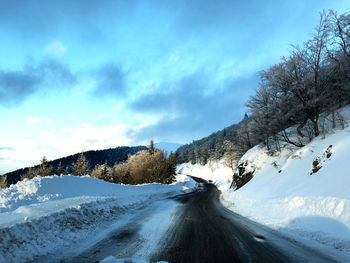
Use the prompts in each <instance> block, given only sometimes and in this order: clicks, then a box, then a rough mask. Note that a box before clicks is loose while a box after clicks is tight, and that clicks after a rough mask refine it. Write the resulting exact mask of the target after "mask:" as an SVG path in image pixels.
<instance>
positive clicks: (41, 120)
mask: <svg viewBox="0 0 350 263" xmlns="http://www.w3.org/2000/svg"><path fill="white" fill-rule="evenodd" d="M26 123H27V124H51V123H52V120H51V119H48V118H39V117H29V118H28V119H27V120H26Z"/></svg>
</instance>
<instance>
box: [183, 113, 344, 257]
mask: <svg viewBox="0 0 350 263" xmlns="http://www.w3.org/2000/svg"><path fill="white" fill-rule="evenodd" d="M349 109H350V108H349V107H348V108H346V109H345V110H347V111H349ZM346 116H350V114H348V113H346ZM314 160H317V161H318V162H319V164H318V165H317V167H321V168H320V169H319V170H318V171H317V172H313V169H314V167H315V166H314V165H313V162H314ZM349 160H350V128H349V127H346V128H345V129H344V130H334V131H332V132H331V134H328V135H327V136H325V137H322V136H319V137H318V138H316V139H314V140H313V141H312V142H311V143H309V144H307V145H306V146H305V147H302V148H296V147H291V146H285V147H284V148H283V149H282V150H281V152H279V153H276V154H274V155H272V156H271V155H269V154H268V153H267V150H266V148H265V147H262V146H261V145H259V146H255V147H254V148H252V149H250V150H249V151H248V152H247V153H246V154H245V155H244V156H243V157H242V158H241V159H240V163H241V162H244V161H247V162H248V165H247V167H246V169H247V171H253V170H255V173H254V177H253V178H252V180H251V181H249V182H248V183H247V184H246V185H244V186H243V187H242V188H240V189H238V190H236V191H235V190H234V189H229V186H230V184H231V181H232V175H233V172H232V170H230V169H229V168H227V167H224V165H223V163H222V162H215V163H209V164H207V165H205V166H201V165H199V164H195V165H191V164H190V163H185V164H182V165H179V166H178V172H182V173H184V174H190V175H194V176H197V177H201V178H204V179H206V180H212V181H213V182H214V183H215V184H216V185H218V186H219V189H220V190H221V191H222V195H221V201H222V203H223V204H224V205H225V206H226V207H227V208H229V209H231V210H233V211H234V212H236V213H239V214H241V215H243V216H246V217H248V218H250V219H252V220H254V221H257V222H259V223H261V224H265V225H267V226H269V227H271V228H273V229H276V230H278V231H281V232H283V233H284V234H285V235H288V236H290V237H291V238H293V239H297V240H299V241H301V242H304V243H305V244H308V245H309V246H312V247H315V248H317V249H322V250H323V251H327V253H329V255H332V256H334V257H335V258H338V259H339V258H341V259H342V261H344V260H345V261H348V262H350V190H349V186H350V174H349V172H348V171H349V167H350V166H349V165H350V163H349Z"/></svg>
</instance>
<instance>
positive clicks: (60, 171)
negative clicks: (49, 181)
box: [56, 161, 63, 175]
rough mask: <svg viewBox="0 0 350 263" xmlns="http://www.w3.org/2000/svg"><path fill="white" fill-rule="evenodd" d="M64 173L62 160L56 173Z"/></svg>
mask: <svg viewBox="0 0 350 263" xmlns="http://www.w3.org/2000/svg"><path fill="white" fill-rule="evenodd" d="M62 173H63V167H62V162H61V161H60V162H59V163H58V166H57V168H56V174H57V175H62Z"/></svg>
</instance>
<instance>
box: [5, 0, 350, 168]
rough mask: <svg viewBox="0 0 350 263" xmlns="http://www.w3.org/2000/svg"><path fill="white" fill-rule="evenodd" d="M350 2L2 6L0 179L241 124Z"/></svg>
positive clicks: (195, 0) (57, 0)
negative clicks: (263, 78) (285, 62)
mask: <svg viewBox="0 0 350 263" xmlns="http://www.w3.org/2000/svg"><path fill="white" fill-rule="evenodd" d="M328 9H333V10H335V11H337V12H338V13H344V12H346V11H349V8H348V5H347V0H338V1H333V0H309V1H305V0H291V1H286V0H283V1H282V0H281V1H278V0H264V1H262V0H261V1H260V0H251V1H243V0H241V1H234V0H231V1H227V0H222V1H209V0H191V1H189V0H176V1H173V0H153V1H151V0H150V1H146V0H144V1H141V0H139V1H137V0H128V1H121V0H119V1H112V0H100V1H90V0H75V1H71V0H53V1H46V0H36V1H31V0H27V1H19V0H9V1H6V0H3V1H1V2H0V39H1V41H0V174H2V173H5V172H8V171H11V170H14V169H17V168H21V167H25V166H28V165H33V164H37V163H39V162H40V159H41V158H42V157H43V156H46V157H47V158H48V159H49V160H50V159H55V158H59V157H62V156H66V155H69V154H73V153H77V152H81V151H86V150H91V149H104V148H109V147H116V146H122V145H130V146H132V145H146V144H148V142H149V140H150V139H154V141H155V142H161V141H166V142H176V143H181V144H183V143H189V142H191V141H192V140H196V139H199V138H202V137H204V136H207V135H209V134H211V133H212V132H215V131H217V130H220V129H223V128H224V127H226V126H229V125H231V124H233V123H237V122H239V121H240V120H241V119H242V117H243V116H244V113H245V111H246V108H245V106H244V104H245V102H246V101H247V100H248V99H249V96H251V95H253V94H254V91H255V89H256V88H257V87H258V84H259V72H260V71H261V70H264V69H268V67H269V66H271V65H273V64H275V63H277V62H278V61H279V59H280V58H281V57H282V56H288V52H289V50H290V49H291V44H294V45H301V44H302V43H303V42H305V41H306V40H308V39H309V38H310V37H311V34H312V32H313V28H314V27H315V26H316V25H317V23H318V21H319V12H321V11H322V10H328Z"/></svg>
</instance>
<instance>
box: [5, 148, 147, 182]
mask: <svg viewBox="0 0 350 263" xmlns="http://www.w3.org/2000/svg"><path fill="white" fill-rule="evenodd" d="M145 149H147V147H145V146H134V147H128V146H122V147H116V148H110V149H105V150H92V151H86V152H84V154H81V153H77V154H73V155H69V156H66V157H63V158H59V159H56V160H52V161H48V160H47V159H46V157H44V158H43V159H42V160H41V164H40V165H36V166H33V167H26V168H22V169H18V170H16V171H13V172H10V173H7V174H4V175H3V176H1V179H0V185H1V187H8V186H9V185H11V184H15V183H17V182H18V181H20V180H21V179H22V178H24V177H27V178H32V177H34V176H36V175H40V176H47V175H49V174H57V175H60V174H74V173H78V174H77V175H82V174H88V173H90V172H91V170H92V169H94V168H95V167H97V166H99V165H102V164H104V163H106V162H107V164H108V165H109V166H113V165H114V164H116V163H121V162H125V161H126V160H128V157H129V155H133V154H135V153H137V152H139V151H141V150H145ZM82 156H83V157H82ZM81 158H84V159H85V161H84V160H81ZM79 159H80V162H78V160H79ZM84 162H88V164H89V165H88V167H86V163H85V164H84ZM78 166H79V167H78ZM84 167H85V168H84ZM78 168H79V169H78ZM84 169H85V170H84ZM83 170H84V171H83ZM78 171H79V172H78Z"/></svg>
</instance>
